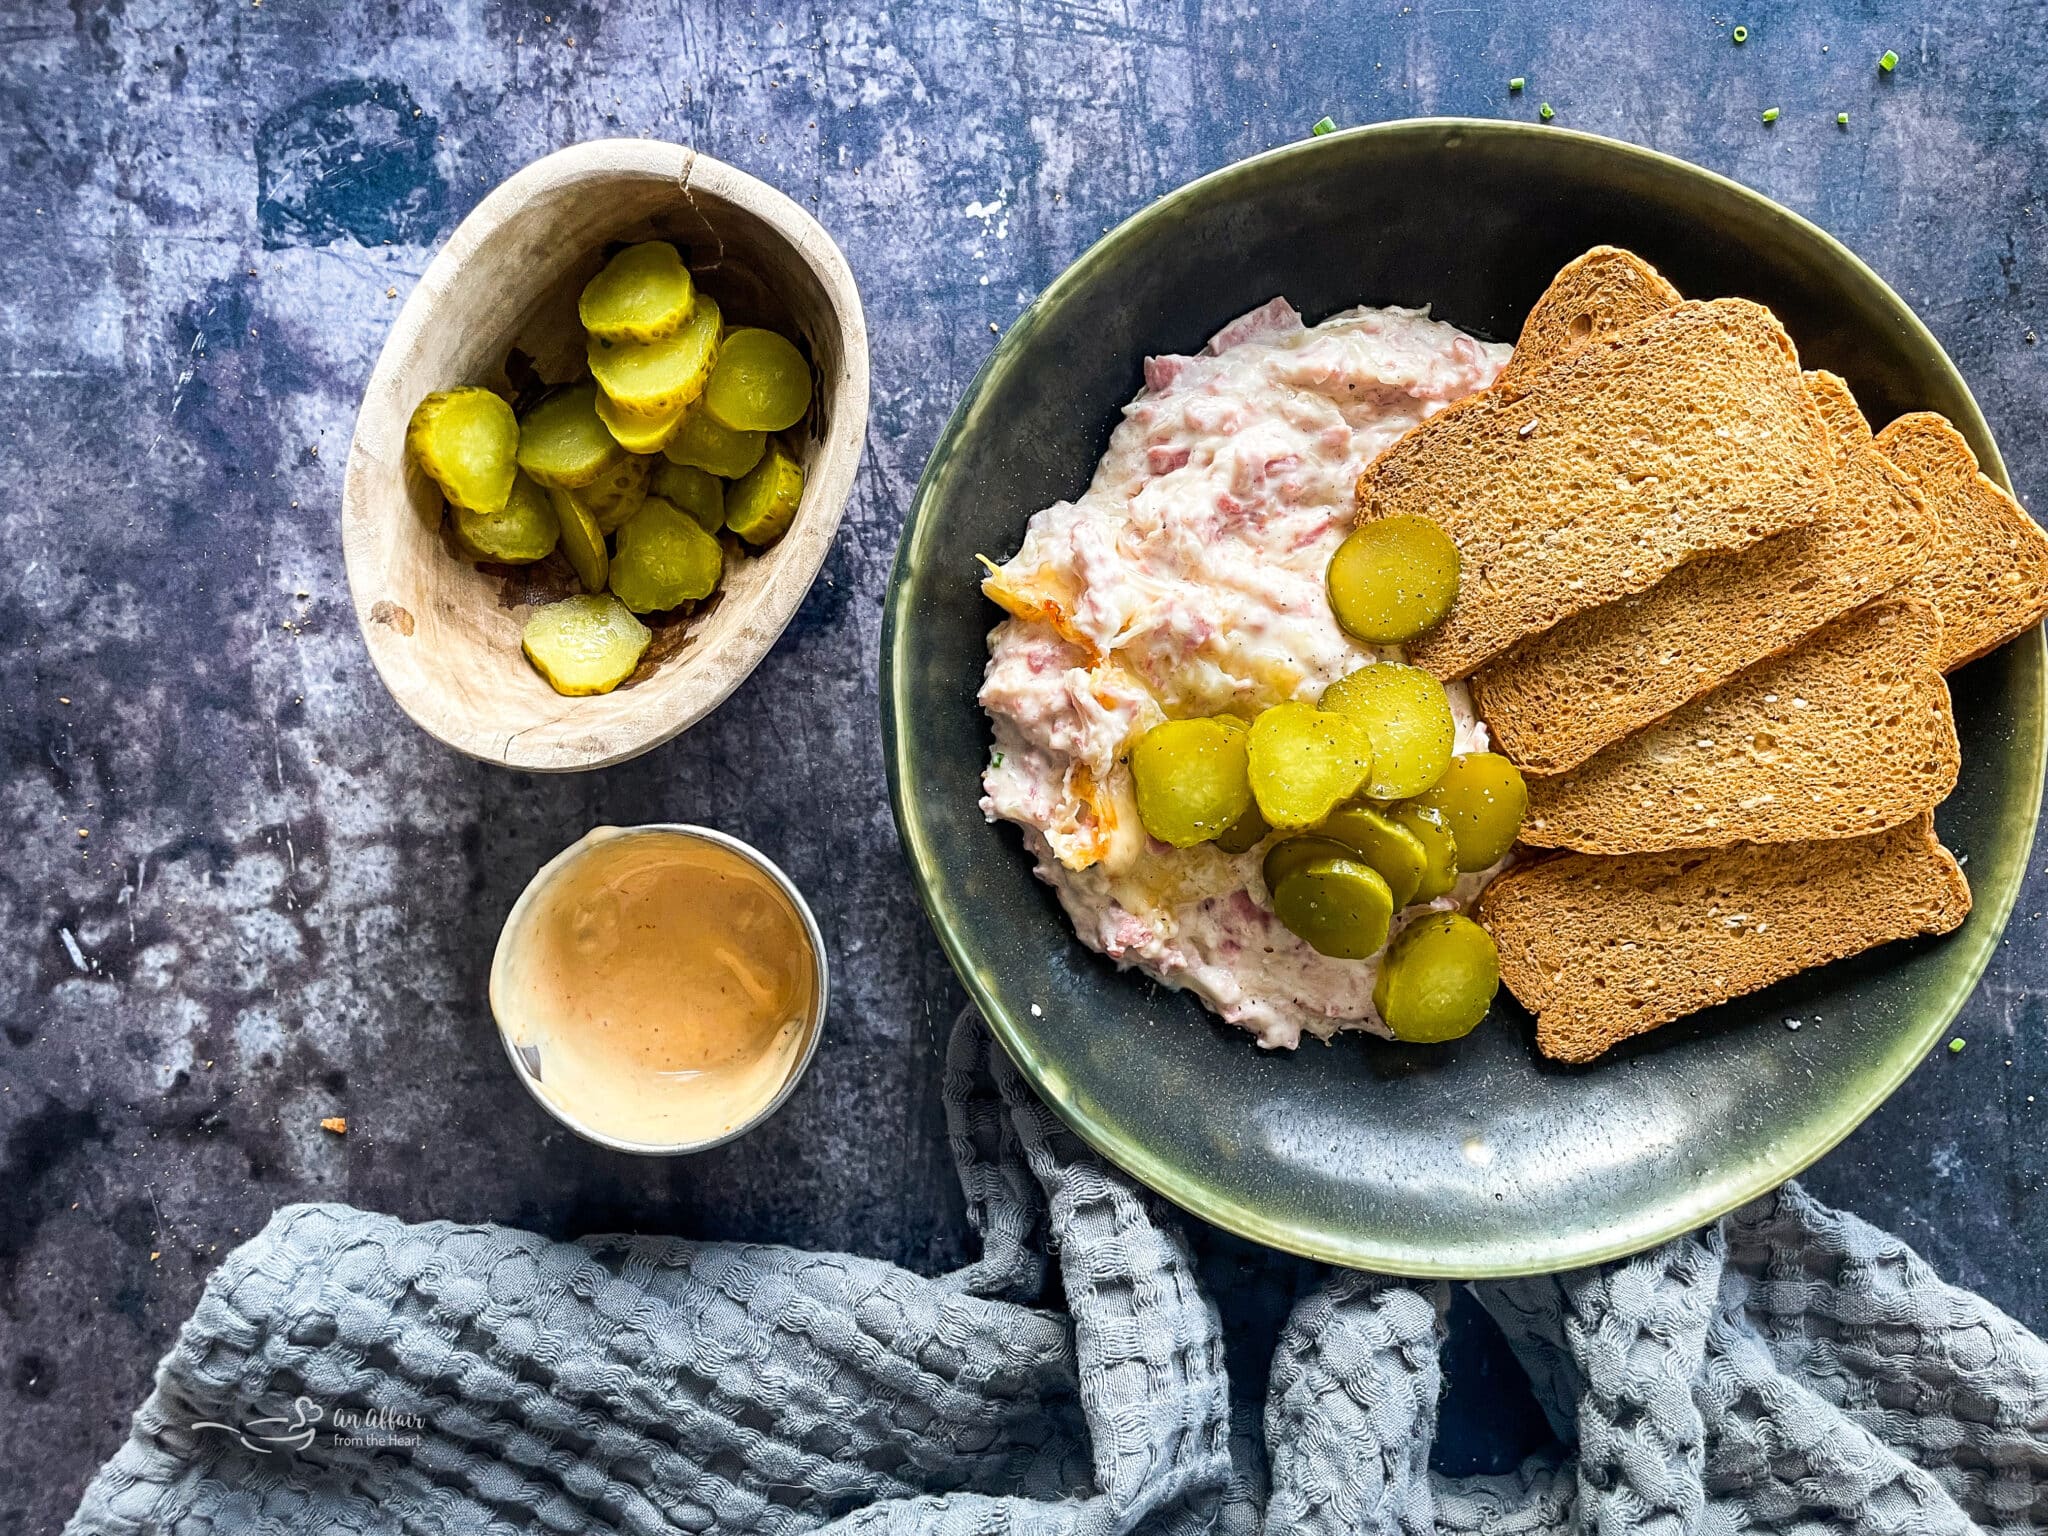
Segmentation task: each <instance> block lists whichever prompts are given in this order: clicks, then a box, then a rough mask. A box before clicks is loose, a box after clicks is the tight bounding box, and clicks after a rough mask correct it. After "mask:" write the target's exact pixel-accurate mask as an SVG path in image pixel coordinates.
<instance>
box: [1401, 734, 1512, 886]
mask: <svg viewBox="0 0 2048 1536" xmlns="http://www.w3.org/2000/svg"><path fill="white" fill-rule="evenodd" d="M1416 803H1417V804H1418V805H1426V806H1430V807H1433V808H1434V809H1435V810H1436V811H1438V812H1439V813H1440V814H1441V815H1442V816H1443V819H1444V825H1445V826H1447V827H1449V828H1450V829H1451V836H1453V837H1454V838H1456V839H1457V840H1458V868H1459V869H1461V870H1463V871H1465V873H1467V874H1471V873H1472V872H1473V871H1475V870H1481V869H1491V868H1492V867H1493V866H1494V865H1496V864H1498V863H1499V862H1500V861H1501V860H1502V859H1504V858H1506V857H1507V852H1508V850H1509V849H1510V848H1512V847H1513V846H1514V845H1515V836H1516V834H1517V833H1519V832H1520V831H1521V830H1522V817H1523V815H1524V814H1526V813H1527V811H1528V809H1529V788H1528V786H1527V785H1526V784H1524V783H1523V782H1522V775H1521V773H1520V771H1519V770H1517V769H1516V767H1515V765H1514V764H1513V763H1511V762H1509V761H1508V760H1507V759H1506V758H1504V757H1502V756H1501V755H1500V754H1499V753H1498V752H1466V753H1462V754H1461V755H1459V756H1457V757H1454V758H1452V759H1451V766H1450V767H1449V768H1448V769H1446V770H1445V772H1444V776H1443V777H1442V778H1441V779H1439V780H1438V781H1437V782H1436V784H1435V785H1434V787H1432V788H1431V789H1430V790H1429V791H1428V792H1426V793H1424V794H1421V795H1418V796H1416Z"/></svg>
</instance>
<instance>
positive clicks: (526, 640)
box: [519, 592, 653, 696]
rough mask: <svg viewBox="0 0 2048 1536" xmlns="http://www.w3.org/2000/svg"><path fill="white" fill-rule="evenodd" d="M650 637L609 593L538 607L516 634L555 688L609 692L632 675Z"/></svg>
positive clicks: (569, 691)
mask: <svg viewBox="0 0 2048 1536" xmlns="http://www.w3.org/2000/svg"><path fill="white" fill-rule="evenodd" d="M652 638H653V634H652V632H651V631H650V630H649V629H648V628H647V626H646V625H645V624H642V623H641V622H640V621H639V620H638V619H636V618H634V617H633V615H632V614H631V613H629V612H628V611H627V609H626V605H625V604H624V603H622V602H620V601H619V600H618V599H617V598H616V597H613V596H612V595H611V594H610V593H609V592H591V593H585V594H583V595H581V596H578V597H570V598H565V599H563V600H562V601H561V602H559V603H549V604H548V605H547V606H546V607H544V608H536V609H534V610H533V613H532V615H531V616H530V617H529V618H528V619H527V621H526V628H525V629H524V630H523V631H521V633H520V636H519V644H520V648H521V649H522V650H524V651H525V652H526V659H527V660H528V661H530V662H532V663H533V667H534V670H535V671H536V672H538V673H540V675H541V676H542V677H544V678H546V679H547V680H548V685H549V686H550V687H552V688H553V689H554V690H555V692H557V693H564V694H569V695H572V696H577V695H583V694H592V693H610V692H611V691H612V690H613V689H614V688H616V687H618V686H619V684H621V683H623V682H624V681H625V680H626V679H627V678H629V677H631V676H632V675H633V669H634V668H635V667H637V666H639V665H640V658H641V657H642V656H644V655H645V654H646V653H647V642H648V641H649V640H651V639H652Z"/></svg>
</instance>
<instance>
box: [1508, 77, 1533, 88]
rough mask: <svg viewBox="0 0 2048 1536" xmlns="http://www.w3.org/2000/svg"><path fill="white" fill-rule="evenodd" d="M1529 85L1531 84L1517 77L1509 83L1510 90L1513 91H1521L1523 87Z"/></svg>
mask: <svg viewBox="0 0 2048 1536" xmlns="http://www.w3.org/2000/svg"><path fill="white" fill-rule="evenodd" d="M1528 83H1529V82H1528V81H1527V80H1525V79H1524V78H1523V77H1522V76H1520V75H1517V76H1515V78H1514V79H1512V80H1510V81H1509V82H1508V89H1509V90H1511V91H1519V90H1520V89H1521V88H1522V87H1523V86H1525V85H1527V84H1528Z"/></svg>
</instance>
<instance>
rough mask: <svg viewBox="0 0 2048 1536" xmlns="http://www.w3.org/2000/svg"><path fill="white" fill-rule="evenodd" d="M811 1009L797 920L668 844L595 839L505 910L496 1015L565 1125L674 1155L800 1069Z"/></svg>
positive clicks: (718, 863) (704, 842)
mask: <svg viewBox="0 0 2048 1536" xmlns="http://www.w3.org/2000/svg"><path fill="white" fill-rule="evenodd" d="M821 1003H822V998H821V997H820V994H819V989H818V984H817V960H816V952H815V951H814V950H813V948H812V946H811V941H810V937H809V933H808V930H807V928H806V926H805V923H804V919H803V917H802V915H801V914H800V913H799V912H798V910H797V908H796V905H795V903H794V902H792V901H791V900H790V898H789V896H788V894H787V893H786V892H785V891H784V890H783V889H782V887H781V886H780V885H778V884H777V883H776V881H775V880H774V879H773V878H772V877H771V876H770V875H769V874H768V873H767V872H766V871H765V870H763V869H762V868H761V867H760V866H758V865H757V864H755V863H754V862H753V861H752V860H751V859H748V858H746V857H744V856H743V855H741V854H740V853H738V852H735V851H734V850H733V849H731V848H729V847H726V846H725V845H724V844H723V843H719V842H714V841H711V840H709V839H707V838H705V837H702V836H700V835H697V834H695V833H694V832H689V831H685V830H681V829H670V828H663V827H640V828H632V829H624V830H622V829H618V828H612V827H600V828H599V829H598V830H596V831H595V832H592V833H591V834H590V835H589V836H588V837H586V838H585V839H584V840H583V841H582V842H580V843H578V844H576V845H575V847H574V848H572V849H570V850H569V852H568V853H567V854H565V855H564V856H563V857H562V858H561V859H558V860H557V861H556V862H555V864H553V865H551V866H550V867H549V869H548V870H547V871H544V872H543V873H542V875H541V876H540V877H538V878H537V879H536V881H535V884H534V887H533V888H532V889H531V890H530V891H529V893H528V895H527V896H526V897H524V898H522V900H521V901H520V903H519V905H518V906H517V907H515V908H514V909H513V912H512V915H511V917H510V918H509V919H508V920H507V922H506V930H505V937H504V938H503V939H502V940H501V941H500V945H499V955H498V959H497V961H496V963H495V964H494V966H493V968H492V977H491V1009H492V1012H493V1013H495V1014H496V1015H497V1019H498V1026H499V1028H500V1030H501V1031H503V1033H504V1035H505V1038H506V1040H507V1041H508V1042H509V1043H510V1044H511V1045H512V1047H513V1048H514V1049H515V1050H516V1051H517V1052H518V1054H519V1058H520V1061H521V1063H522V1064H523V1066H524V1068H525V1070H526V1072H527V1075H528V1078H529V1080H530V1081H531V1082H532V1084H533V1085H534V1086H535V1088H536V1089H537V1090H538V1092H539V1093H540V1095H541V1097H542V1098H543V1099H544V1100H546V1102H547V1103H548V1104H550V1105H552V1106H553V1107H554V1108H555V1109H556V1110H557V1111H559V1112H560V1113H562V1114H563V1115H565V1116H566V1117H567V1118H568V1120H569V1121H570V1123H571V1124H573V1125H575V1126H578V1127H579V1128H583V1129H586V1130H590V1131H595V1132H597V1133H598V1134H599V1135H601V1136H605V1137H609V1138H611V1139H612V1140H614V1141H618V1142H625V1143H628V1144H631V1145H633V1146H635V1147H646V1148H662V1149H678V1148H684V1147H692V1146H701V1145H704V1144H707V1143H710V1142H715V1141H717V1140H719V1139H721V1138H723V1137H726V1136H729V1135H730V1134H732V1133H733V1132H734V1131H736V1130H738V1129H740V1128H741V1127H743V1126H745V1125H747V1124H749V1123H750V1122H751V1121H753V1120H754V1119H755V1118H757V1117H758V1116H759V1115H760V1114H761V1113H762V1112H763V1111H765V1110H766V1109H767V1108H768V1107H769V1105H770V1104H771V1103H772V1102H773V1101H774V1100H775V1099H776V1097H777V1095H779V1094H780V1093H781V1092H782V1090H783V1087H784V1086H785V1085H786V1084H787V1083H788V1082H789V1080H790V1077H791V1075H792V1074H793V1073H794V1072H795V1071H796V1070H798V1068H799V1066H800V1064H801V1062H802V1061H803V1058H804V1053H805V1049H806V1047H807V1046H808V1045H809V1043H810V1041H811V1038H812V1035H813V1033H814V1032H815V1030H816V1027H817V1022H818V1013H819V1009H820V1005H821Z"/></svg>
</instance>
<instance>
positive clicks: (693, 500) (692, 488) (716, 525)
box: [648, 460, 725, 533]
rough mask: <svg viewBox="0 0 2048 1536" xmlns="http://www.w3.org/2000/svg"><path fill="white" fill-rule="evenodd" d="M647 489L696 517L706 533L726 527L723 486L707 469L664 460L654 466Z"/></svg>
mask: <svg viewBox="0 0 2048 1536" xmlns="http://www.w3.org/2000/svg"><path fill="white" fill-rule="evenodd" d="M648 489H649V491H650V492H651V494H653V495H656V496H659V497H661V498H662V500H664V501H669V502H673V503H674V504H675V505H677V506H679V507H681V508H682V509H683V510H684V511H685V512H687V513H689V514H690V516H692V517H694V518H695V519H697V521H698V523H700V524H701V525H702V526H703V529H704V531H705V532H706V533H716V532H718V530H719V529H721V528H723V527H724V526H725V487H724V486H723V485H721V484H720V483H719V481H718V476H716V475H714V474H712V473H711V472H710V471H708V470H702V469H693V468H691V467H690V466H689V465H687V464H670V463H668V462H667V461H665V460H664V461H663V462H662V463H660V464H657V465H655V466H654V478H653V480H652V481H651V482H650V483H649V487H648Z"/></svg>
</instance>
